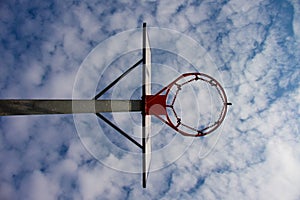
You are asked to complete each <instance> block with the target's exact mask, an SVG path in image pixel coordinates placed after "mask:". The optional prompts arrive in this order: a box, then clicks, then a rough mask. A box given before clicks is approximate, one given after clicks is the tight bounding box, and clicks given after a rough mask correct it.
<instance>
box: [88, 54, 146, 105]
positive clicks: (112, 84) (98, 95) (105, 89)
mask: <svg viewBox="0 0 300 200" xmlns="http://www.w3.org/2000/svg"><path fill="white" fill-rule="evenodd" d="M142 62H143V59H141V60H139V61H138V62H137V63H135V64H134V65H133V66H132V67H130V68H129V69H127V71H126V72H124V73H123V74H122V75H121V76H119V77H118V78H117V79H116V80H114V81H113V82H111V84H109V85H108V86H107V87H106V88H104V89H103V90H102V91H101V92H99V93H98V94H97V95H96V96H95V97H94V98H93V100H96V99H98V98H99V97H101V96H102V95H103V94H104V93H105V92H107V91H108V90H109V89H110V88H112V87H113V86H114V85H115V84H116V83H118V82H119V81H120V80H121V79H122V78H124V77H125V76H126V75H127V74H128V73H129V72H131V71H132V70H133V69H134V68H136V67H137V66H139V65H140V64H141V63H142Z"/></svg>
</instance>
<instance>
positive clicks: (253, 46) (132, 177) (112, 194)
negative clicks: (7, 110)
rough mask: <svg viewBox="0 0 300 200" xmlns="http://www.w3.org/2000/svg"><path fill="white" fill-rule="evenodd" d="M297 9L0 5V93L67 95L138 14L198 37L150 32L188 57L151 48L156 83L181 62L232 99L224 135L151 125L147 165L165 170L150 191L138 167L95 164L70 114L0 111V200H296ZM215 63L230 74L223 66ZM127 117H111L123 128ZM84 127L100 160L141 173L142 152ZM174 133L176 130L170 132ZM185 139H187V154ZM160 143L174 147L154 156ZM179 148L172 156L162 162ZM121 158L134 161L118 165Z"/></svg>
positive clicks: (115, 71) (112, 72) (180, 68)
mask: <svg viewBox="0 0 300 200" xmlns="http://www.w3.org/2000/svg"><path fill="white" fill-rule="evenodd" d="M297 13H299V6H298V2H296V1H291V4H285V3H283V4H281V2H262V1H255V2H244V1H235V0H230V1H228V2H226V3H225V4H220V3H216V2H214V3H212V2H209V1H203V2H202V3H201V4H199V5H197V4H196V3H189V4H188V3H185V2H180V1H176V2H175V1H172V2H171V1H143V2H141V3H138V2H134V3H132V2H127V4H126V3H125V2H114V3H110V2H109V3H108V2H100V3H99V2H89V3H84V2H74V4H73V3H69V2H68V3H66V2H59V3H53V4H51V5H50V4H48V3H44V5H42V4H40V3H39V4H35V3H34V2H26V1H24V2H22V4H21V5H20V4H17V3H15V2H13V1H11V2H8V3H5V4H1V6H0V16H1V17H0V29H1V31H0V32H1V33H0V51H1V54H0V57H1V61H2V62H1V64H0V72H1V76H0V80H1V81H0V95H1V97H2V98H17V97H19V98H71V96H72V88H73V85H74V82H75V80H76V73H77V70H78V69H79V65H80V63H81V62H82V61H83V59H84V58H85V56H86V55H87V54H88V52H90V51H91V50H92V48H93V47H94V46H95V45H96V44H97V43H99V42H100V41H103V40H104V39H108V38H110V36H112V35H114V34H115V33H118V32H120V31H123V30H127V29H131V28H136V27H141V24H139V23H141V22H142V21H143V20H146V21H147V22H148V25H149V26H158V27H160V28H173V29H175V30H177V31H179V32H184V33H186V34H187V35H188V36H191V37H192V38H193V39H194V40H195V41H198V42H201V45H202V46H203V47H204V48H203V49H202V50H199V46H200V45H199V43H198V42H195V41H194V43H193V42H192V43H189V42H191V41H190V40H188V39H187V37H182V35H181V37H179V36H180V34H176V32H172V31H152V34H153V35H152V36H150V39H151V37H152V39H153V40H155V41H154V42H152V44H153V45H154V46H155V47H161V48H162V49H164V50H170V51H172V52H173V53H176V52H177V53H178V49H181V50H183V49H184V52H183V53H181V56H183V58H184V59H186V61H183V60H180V59H177V58H175V56H171V54H165V55H166V58H163V53H161V54H160V55H156V61H157V62H159V63H156V64H155V68H156V69H159V70H157V71H155V73H153V74H155V76H156V75H157V74H158V75H163V74H164V76H161V77H158V78H157V77H156V78H155V79H154V80H155V81H156V83H161V84H165V83H168V82H169V81H170V80H173V79H174V78H175V77H177V75H178V73H182V72H186V71H189V70H191V69H193V68H192V67H190V66H187V67H184V66H186V65H187V64H188V63H187V61H190V62H191V63H192V64H194V65H195V67H196V68H197V69H198V70H199V71H201V72H204V73H209V74H211V75H213V76H214V77H215V78H216V79H218V80H219V78H220V81H221V83H222V85H223V86H224V87H225V89H226V91H227V95H228V98H229V101H230V102H233V106H231V107H230V108H229V112H228V115H227V117H226V119H225V122H224V124H223V129H222V130H219V131H220V132H221V134H220V135H219V133H220V132H216V133H214V135H210V136H207V137H204V138H197V139H196V140H193V143H192V144H190V143H189V142H190V141H189V139H186V138H184V139H186V141H184V140H183V138H182V136H180V135H175V134H174V133H173V131H172V130H170V129H168V128H167V127H166V125H163V124H160V123H158V121H156V123H154V127H155V130H161V132H158V131H155V132H156V133H157V134H158V135H157V137H156V141H158V140H159V142H157V143H155V144H153V146H154V147H155V151H156V153H157V156H156V158H154V160H156V161H157V163H156V164H155V163H153V167H154V168H156V169H157V168H159V167H161V166H163V167H164V168H163V169H160V170H157V171H155V172H153V173H151V174H150V178H149V181H148V188H147V189H142V188H141V177H140V174H132V173H123V172H120V170H119V171H118V170H113V169H111V168H112V167H111V168H109V167H107V166H105V165H103V164H100V163H98V162H97V161H96V160H95V159H94V158H93V156H92V155H91V154H90V153H89V152H88V151H87V149H85V147H84V146H83V144H82V143H81V142H80V140H79V138H78V137H77V135H76V129H75V127H74V123H73V122H72V119H71V117H72V116H68V117H66V116H47V117H46V116H36V117H33V116H31V117H9V118H0V135H1V136H0V143H1V150H0V169H1V170H0V177H1V180H0V197H1V198H2V199H3V198H4V199H5V198H6V199H20V198H28V199H41V198H42V199H45V198H49V199H55V198H59V197H60V198H72V199H81V198H83V199H94V198H101V199H103V198H107V199H121V198H124V197H125V198H126V197H127V198H128V199H136V198H137V197H138V198H148V199H170V198H171V199H191V198H193V199H199V198H200V199H201V198H203V199H207V198H209V199H242V198H249V199H266V198H272V199H296V198H297V197H299V195H300V194H299V192H298V191H299V190H298V188H297V186H298V185H299V184H300V183H299V180H300V174H299V173H298V171H299V170H298V169H299V168H300V160H299V155H300V150H299V142H298V141H299V137H298V133H299V130H300V127H299V114H300V108H299V101H300V95H299V94H300V92H299V83H298V82H299V73H298V72H297V69H298V65H297V63H298V62H299V51H298V50H297V47H298V46H297V44H298V42H299V33H298V32H299V31H298V29H299V27H298V26H299V25H298V24H299V23H298V18H297V17H296V16H297ZM212 16H213V18H212ZM29 17H30V19H29ZM289 27H291V30H292V31H290V29H289ZM170 33H172V34H170ZM176 36H178V37H176ZM133 37H135V36H133ZM135 38H138V39H136V40H134V41H128V40H126V37H123V38H122V40H121V42H122V43H120V41H111V43H107V44H110V45H109V46H105V47H104V48H102V49H101V51H100V50H99V52H98V53H99V56H97V58H95V59H94V60H91V63H100V61H102V62H101V63H104V64H107V65H108V64H110V63H111V62H112V61H113V59H114V58H115V57H116V56H120V55H121V54H120V53H119V52H120V49H125V50H128V49H132V48H133V47H139V45H140V42H141V37H140V35H138V36H136V37H135ZM178 39H180V40H178ZM131 42H132V43H131ZM209 55H210V56H211V59H208V58H207V56H209ZM134 56H136V54H135V55H134ZM134 56H128V57H126V56H125V57H126V59H124V60H122V61H119V62H118V63H117V64H119V65H122V67H121V66H113V67H110V68H108V69H106V71H105V76H104V77H105V78H106V79H104V80H102V79H103V77H102V79H101V83H99V84H103V85H106V83H109V82H111V81H112V79H113V78H114V77H117V76H118V75H119V74H120V73H121V72H123V71H124V70H126V69H127V68H126V65H125V64H126V62H130V64H129V65H128V67H129V66H130V65H131V64H134V62H135V61H137V60H136V59H135V57H134ZM159 56H161V57H159ZM129 57H130V58H129ZM104 58H107V59H104ZM102 59H104V60H102ZM131 59H132V60H134V62H133V63H131V61H132V60H131ZM160 61H163V62H162V63H161V62H160ZM177 61H178V62H177ZM88 64H89V63H88ZM225 66H226V67H227V68H226V67H225ZM86 67H88V66H86ZM222 67H224V68H226V69H225V70H224V71H222ZM218 68H219V69H221V70H220V71H219V72H218V71H217V69H218ZM227 70H228V71H227ZM90 72H91V75H90V76H88V78H87V79H86V81H85V82H84V84H83V85H81V86H78V88H77V89H80V91H81V92H82V93H81V94H88V95H90V93H91V91H92V92H93V91H94V90H95V88H92V89H91V88H90V87H92V86H93V83H91V81H90V79H89V78H95V77H96V78H95V79H96V80H99V77H98V76H99V70H97V69H96V67H95V66H91V70H90ZM137 75H138V73H135V74H134V76H137ZM134 76H133V77H131V79H134ZM159 78H160V79H159ZM221 78H223V80H222V79H221ZM137 82H139V79H136V80H134V81H131V80H126V81H125V80H124V82H122V84H120V85H118V87H121V86H122V87H123V88H125V89H123V90H120V89H119V90H117V89H116V90H114V91H113V95H114V96H115V97H120V96H122V95H123V94H125V93H126V91H127V90H126V87H128V88H130V90H134V88H133V87H132V85H133V84H135V83H137ZM99 87H104V86H102V85H101V86H99ZM88 95H86V96H88ZM125 95H127V96H126V97H128V96H130V95H131V93H128V94H125ZM187 106H189V105H187ZM126 117H127V116H120V117H117V116H116V118H115V119H116V121H117V122H118V123H119V124H121V125H125V126H126V125H127V124H126ZM85 119H92V118H88V117H86V118H85ZM92 120H95V119H92ZM128 124H129V123H128ZM130 126H131V125H130ZM85 128H86V129H83V130H86V131H85V134H86V136H88V134H91V135H93V134H94V135H93V136H97V137H95V138H94V140H91V142H92V143H96V144H98V146H97V147H99V149H98V151H99V155H100V153H102V154H103V157H107V160H108V161H110V162H111V164H112V165H113V166H115V167H116V168H117V167H120V168H125V167H127V168H129V170H132V169H134V170H135V169H138V170H140V160H139V159H138V158H137V159H136V158H135V157H134V156H133V157H130V155H127V154H125V153H124V152H123V153H121V154H118V153H116V151H115V149H114V150H111V149H109V148H107V146H105V145H106V143H105V142H104V141H101V142H102V143H101V142H98V141H97V139H101V137H98V136H99V135H97V134H99V133H96V131H94V130H95V127H88V125H87V127H85ZM101 128H102V129H103V130H102V131H103V132H104V131H105V132H106V133H107V134H110V133H115V132H114V131H113V130H111V129H110V127H101ZM125 129H126V130H136V129H137V127H134V128H131V127H129V126H128V127H127V126H126V127H125ZM88 130H92V131H91V132H89V131H88ZM109 131H110V132H109ZM174 135H175V136H179V137H178V138H177V139H174V138H175V136H174ZM154 141H155V140H154ZM216 141H218V142H216ZM186 144H188V145H190V146H188V147H189V148H187V151H183V150H185V145H186ZM160 145H162V146H163V145H165V147H164V149H166V148H170V149H169V150H166V152H163V153H160V150H161V151H162V149H160V148H161V146H160ZM211 149H213V150H212V151H211V152H210V150H211ZM130 150H132V149H130ZM167 152H169V153H170V154H167ZM181 152H184V153H183V154H182V155H180V156H179V157H180V158H179V159H178V160H177V162H175V163H173V164H171V165H168V166H167V165H164V162H168V161H170V160H171V161H172V160H173V158H177V157H176V156H178V155H179V154H180V153H181ZM209 152H210V153H209ZM102 154H101V155H102ZM133 158H134V159H136V160H134V159H133ZM126 159H129V160H130V159H132V160H134V162H131V163H126V162H125V161H124V160H126Z"/></svg>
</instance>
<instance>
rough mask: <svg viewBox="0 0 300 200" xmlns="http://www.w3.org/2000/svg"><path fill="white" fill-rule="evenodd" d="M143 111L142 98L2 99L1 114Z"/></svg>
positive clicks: (0, 103) (0, 104) (0, 102)
mask: <svg viewBox="0 0 300 200" xmlns="http://www.w3.org/2000/svg"><path fill="white" fill-rule="evenodd" d="M135 111H142V101H141V100H66V99H63V100H54V99H53V100H41V99H34V100H33V99H26V100H23V99H22V100H21V99H6V100H0V116H8V115H44V114H73V113H74V114H75V113H99V112H135Z"/></svg>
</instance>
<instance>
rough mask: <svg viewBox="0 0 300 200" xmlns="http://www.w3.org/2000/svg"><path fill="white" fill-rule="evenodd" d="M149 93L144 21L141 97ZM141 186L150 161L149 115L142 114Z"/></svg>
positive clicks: (149, 66)
mask: <svg viewBox="0 0 300 200" xmlns="http://www.w3.org/2000/svg"><path fill="white" fill-rule="evenodd" d="M145 95H151V49H150V44H149V37H148V33H147V27H146V23H143V98H144V99H145ZM142 126H143V127H142V129H143V131H142V145H143V169H142V170H143V187H144V188H145V187H146V183H147V179H148V174H149V168H150V162H151V136H150V134H151V116H150V115H145V114H143V121H142Z"/></svg>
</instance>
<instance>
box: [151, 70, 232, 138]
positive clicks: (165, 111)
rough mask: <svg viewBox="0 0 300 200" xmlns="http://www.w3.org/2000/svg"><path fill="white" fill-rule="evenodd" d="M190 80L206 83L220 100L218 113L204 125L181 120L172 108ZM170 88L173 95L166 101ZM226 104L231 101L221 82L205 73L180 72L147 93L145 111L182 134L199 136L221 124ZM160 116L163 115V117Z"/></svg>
mask: <svg viewBox="0 0 300 200" xmlns="http://www.w3.org/2000/svg"><path fill="white" fill-rule="evenodd" d="M192 82H202V83H207V85H208V86H209V87H210V88H212V89H214V90H215V91H216V93H217V94H218V97H219V99H220V100H221V105H219V106H220V109H219V113H218V114H216V116H217V117H216V119H215V120H214V121H211V122H210V123H208V124H205V126H204V125H203V124H202V125H201V126H197V127H196V126H193V125H189V124H187V123H185V122H183V121H182V119H181V117H180V116H179V115H178V112H177V111H176V110H175V108H174V103H175V102H176V100H177V96H178V94H179V93H180V91H181V90H182V88H183V87H185V86H186V85H188V84H191V83H192ZM171 90H172V91H174V97H173V98H171V100H170V101H168V99H170V98H169V96H170V94H171ZM228 105H231V103H228V102H227V97H226V94H225V91H224V89H223V88H222V86H221V84H220V83H219V82H218V81H217V80H215V79H214V78H213V77H211V76H209V75H207V74H203V73H198V72H195V73H186V74H182V75H181V76H180V77H178V78H177V79H175V80H174V81H173V82H171V83H170V84H169V85H167V86H166V87H164V88H163V89H162V90H160V91H159V92H158V93H156V94H155V95H147V96H146V103H145V111H146V115H154V116H156V117H157V118H159V119H160V120H161V121H163V122H164V123H166V124H167V125H169V126H170V127H171V128H173V129H174V130H176V131H177V132H179V133H181V134H182V135H184V136H193V137H200V136H205V135H207V134H209V133H211V132H213V131H214V130H216V129H217V128H218V127H219V126H220V125H221V123H222V122H223V120H224V118H225V115H226V112H227V106H228ZM170 114H172V115H173V118H175V120H172V119H171V116H170ZM162 116H165V118H163V117H162ZM200 124H201V122H200Z"/></svg>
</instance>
